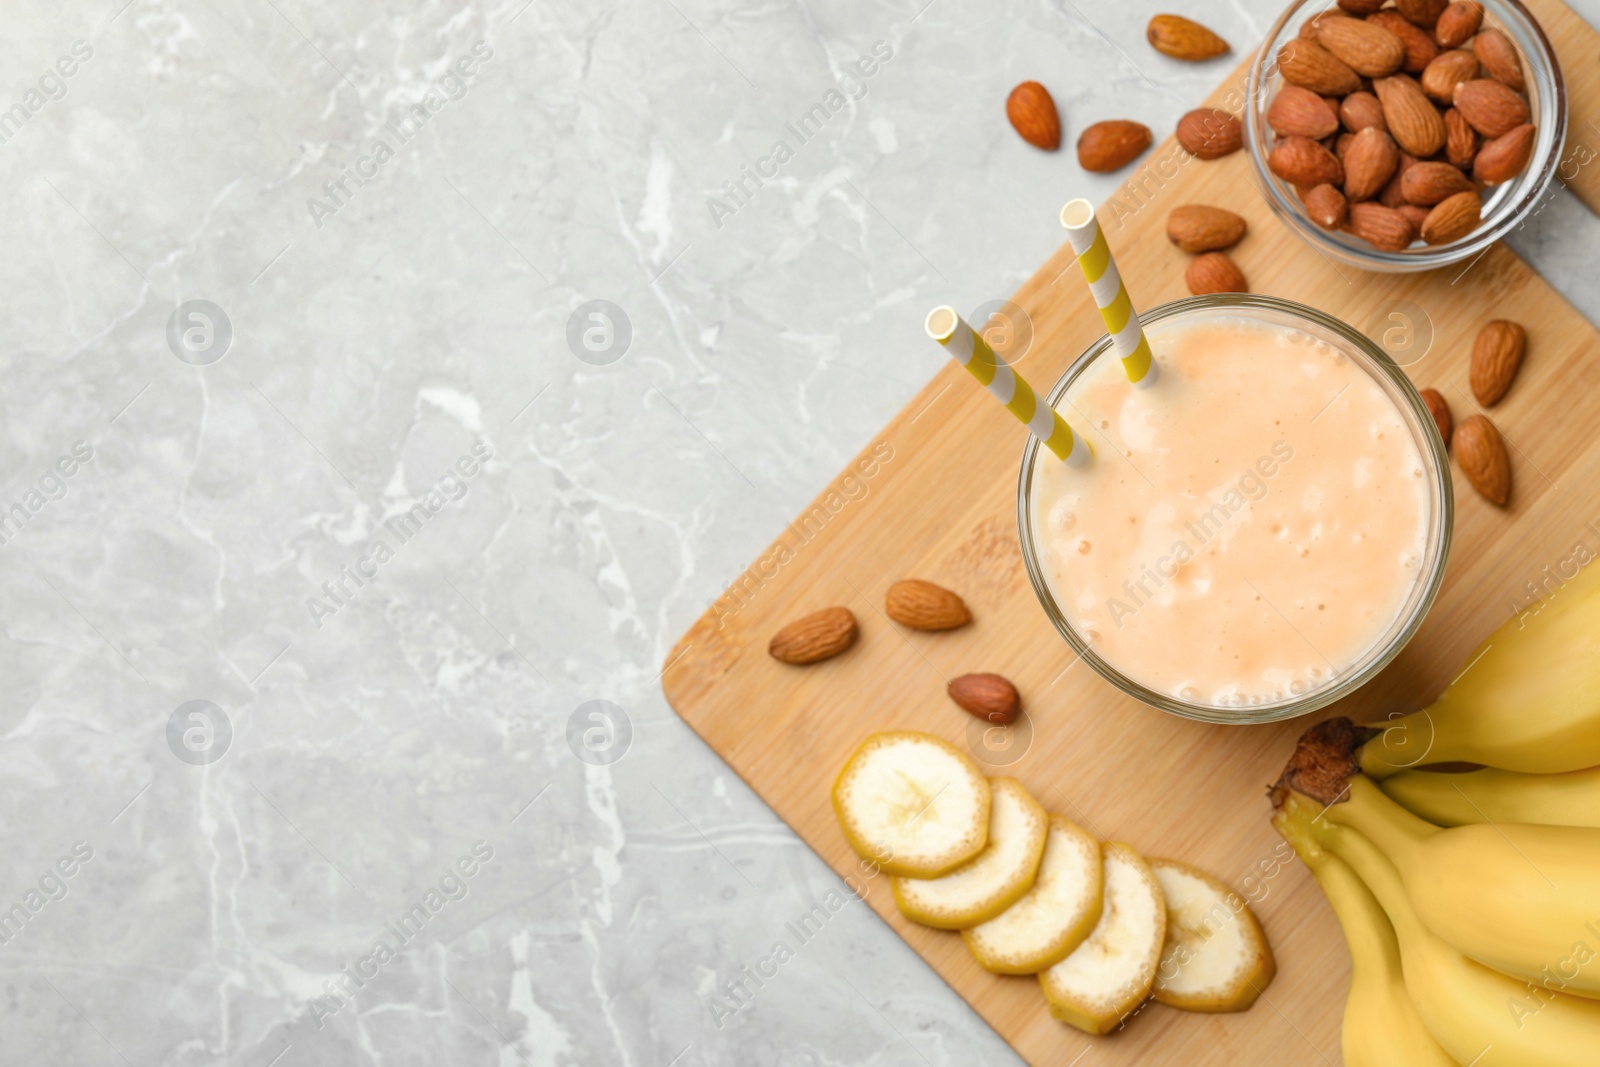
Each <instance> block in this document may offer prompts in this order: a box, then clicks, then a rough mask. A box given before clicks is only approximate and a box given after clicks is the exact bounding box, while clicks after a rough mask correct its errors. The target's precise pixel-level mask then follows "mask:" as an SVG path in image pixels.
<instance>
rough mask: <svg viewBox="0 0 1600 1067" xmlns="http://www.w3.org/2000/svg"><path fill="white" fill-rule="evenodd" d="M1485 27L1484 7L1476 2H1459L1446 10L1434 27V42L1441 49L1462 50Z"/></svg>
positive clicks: (1459, 0)
mask: <svg viewBox="0 0 1600 1067" xmlns="http://www.w3.org/2000/svg"><path fill="white" fill-rule="evenodd" d="M1481 25H1483V5H1482V4H1479V3H1476V2H1475V0H1458V2H1457V3H1454V4H1451V5H1450V6H1449V7H1447V8H1445V9H1444V12H1443V13H1442V14H1441V15H1440V16H1439V21H1438V22H1436V23H1434V26H1433V40H1434V43H1435V44H1437V45H1438V46H1439V47H1440V48H1460V47H1461V46H1462V45H1464V44H1466V43H1467V42H1468V41H1470V40H1472V37H1473V35H1474V34H1475V33H1477V32H1478V27H1479V26H1481Z"/></svg>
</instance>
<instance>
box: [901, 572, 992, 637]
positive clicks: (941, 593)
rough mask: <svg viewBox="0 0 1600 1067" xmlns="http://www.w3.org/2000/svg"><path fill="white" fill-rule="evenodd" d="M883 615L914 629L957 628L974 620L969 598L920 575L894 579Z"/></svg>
mask: <svg viewBox="0 0 1600 1067" xmlns="http://www.w3.org/2000/svg"><path fill="white" fill-rule="evenodd" d="M883 610H884V614H886V615H888V616H889V618H891V619H893V620H894V621H895V622H897V623H899V624H900V625H901V626H909V627H911V628H912V629H913V630H954V629H955V628H956V627H957V626H965V625H966V624H967V623H969V622H971V621H972V612H970V611H968V610H967V604H966V601H964V600H962V599H961V598H960V597H959V596H957V595H956V594H954V593H952V592H951V591H950V590H948V589H946V588H944V587H943V586H940V585H934V584H933V583H932V582H925V581H923V580H922V579H921V578H907V579H905V580H903V581H899V582H895V583H894V584H893V585H891V586H890V587H889V591H888V592H887V593H886V594H884V598H883Z"/></svg>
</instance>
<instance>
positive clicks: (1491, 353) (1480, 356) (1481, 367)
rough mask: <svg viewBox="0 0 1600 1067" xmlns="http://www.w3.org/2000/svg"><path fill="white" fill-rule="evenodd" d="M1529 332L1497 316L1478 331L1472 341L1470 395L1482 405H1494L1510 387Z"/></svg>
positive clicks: (1519, 363) (1520, 361) (1519, 365)
mask: <svg viewBox="0 0 1600 1067" xmlns="http://www.w3.org/2000/svg"><path fill="white" fill-rule="evenodd" d="M1527 346H1528V335H1527V332H1526V331H1524V330H1523V328H1522V327H1521V326H1519V325H1517V324H1516V323H1514V322H1507V321H1506V320H1504V319H1496V320H1495V321H1493V322H1491V323H1489V325H1487V326H1485V327H1484V328H1483V329H1482V330H1480V331H1478V339H1477V340H1476V341H1474V342H1473V345H1472V367H1471V371H1470V375H1469V377H1470V380H1471V382H1472V395H1473V396H1475V397H1477V398H1478V403H1480V404H1482V405H1483V406H1484V407H1486V408H1489V407H1494V405H1495V404H1496V403H1498V402H1499V400H1500V398H1501V397H1503V396H1505V395H1506V390H1508V389H1510V388H1511V380H1512V379H1513V378H1515V377H1516V376H1517V368H1519V367H1521V366H1522V354H1523V352H1524V350H1526V348H1527Z"/></svg>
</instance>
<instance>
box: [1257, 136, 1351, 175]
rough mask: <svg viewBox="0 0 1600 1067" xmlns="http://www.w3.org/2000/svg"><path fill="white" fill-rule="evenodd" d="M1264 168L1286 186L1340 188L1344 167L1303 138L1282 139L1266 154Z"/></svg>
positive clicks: (1332, 156)
mask: <svg viewBox="0 0 1600 1067" xmlns="http://www.w3.org/2000/svg"><path fill="white" fill-rule="evenodd" d="M1267 166H1268V168H1270V169H1271V171H1272V173H1274V174H1276V175H1277V176H1278V177H1280V178H1282V179H1283V180H1284V181H1286V182H1288V183H1289V184H1290V185H1321V184H1322V183H1323V182H1328V183H1330V184H1333V185H1343V184H1344V166H1343V164H1341V163H1340V162H1339V158H1338V157H1337V156H1335V155H1334V154H1333V153H1332V152H1330V151H1328V150H1327V148H1325V147H1323V146H1322V145H1320V144H1318V143H1317V142H1316V141H1312V140H1308V139H1306V138H1304V137H1285V138H1283V139H1282V140H1281V141H1279V142H1278V143H1277V144H1275V145H1273V146H1272V151H1271V152H1269V153H1268V154H1267Z"/></svg>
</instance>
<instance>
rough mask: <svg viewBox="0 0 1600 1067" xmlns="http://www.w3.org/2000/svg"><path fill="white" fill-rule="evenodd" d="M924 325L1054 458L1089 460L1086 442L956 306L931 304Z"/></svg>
mask: <svg viewBox="0 0 1600 1067" xmlns="http://www.w3.org/2000/svg"><path fill="white" fill-rule="evenodd" d="M926 327H927V330H928V336H929V337H931V338H933V339H934V340H935V341H938V342H939V343H940V344H941V345H943V346H944V348H945V351H946V352H948V353H949V355H950V358H951V359H953V360H955V361H956V362H957V363H959V364H961V365H962V366H963V367H965V368H967V371H968V373H970V374H971V375H972V376H973V377H974V378H976V379H978V381H979V382H980V383H981V384H982V385H984V386H985V387H987V388H988V390H989V392H990V393H992V394H994V398H995V399H996V400H998V401H1000V403H1002V404H1004V405H1005V406H1006V410H1007V411H1009V412H1011V414H1013V415H1015V416H1016V417H1017V418H1018V419H1019V420H1021V422H1022V423H1023V424H1024V425H1025V426H1027V427H1028V432H1029V433H1031V434H1033V436H1035V437H1037V438H1038V439H1039V440H1040V441H1043V442H1044V446H1045V447H1046V448H1048V449H1049V450H1050V451H1052V452H1054V453H1055V454H1056V458H1057V459H1060V460H1064V461H1065V462H1066V463H1067V464H1068V465H1069V466H1073V467H1081V466H1083V465H1084V464H1086V463H1088V462H1089V456H1090V454H1091V453H1090V451H1089V443H1088V442H1087V441H1085V440H1084V439H1083V438H1082V437H1079V436H1078V432H1077V431H1076V430H1074V429H1073V428H1072V427H1071V426H1068V425H1067V420H1065V419H1063V418H1062V417H1061V416H1060V415H1058V414H1057V413H1056V411H1055V409H1054V408H1052V407H1051V406H1050V405H1049V404H1046V403H1044V402H1043V401H1041V400H1040V399H1039V394H1038V393H1035V392H1034V391H1033V386H1031V385H1029V384H1028V383H1027V382H1025V381H1023V380H1022V375H1020V374H1018V373H1017V372H1016V371H1014V370H1012V369H1011V364H1009V363H1007V362H1006V361H1005V360H1003V359H1001V358H1000V357H999V356H998V355H996V354H995V350H994V349H992V348H990V347H989V342H987V341H985V340H984V339H983V337H982V335H980V334H979V333H978V332H977V331H976V330H974V329H973V328H972V327H971V326H968V325H967V320H966V319H963V318H962V317H961V316H960V315H958V314H956V309H955V308H953V307H949V306H945V307H936V308H934V309H933V310H932V311H930V312H928V321H927V323H926Z"/></svg>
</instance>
